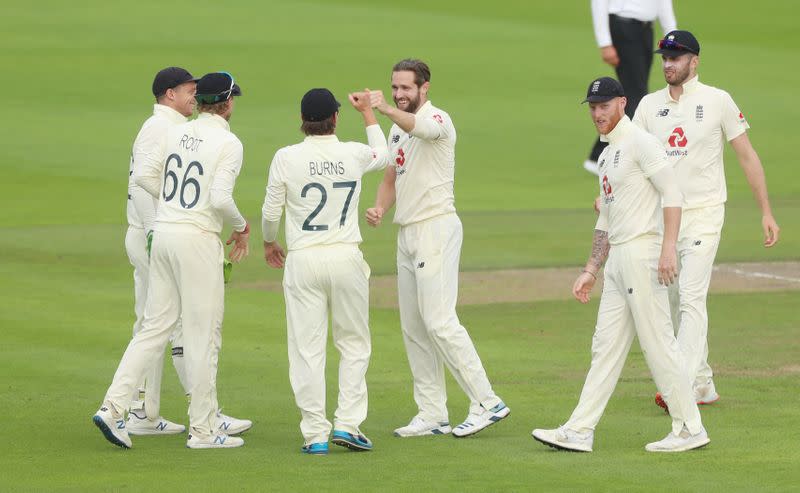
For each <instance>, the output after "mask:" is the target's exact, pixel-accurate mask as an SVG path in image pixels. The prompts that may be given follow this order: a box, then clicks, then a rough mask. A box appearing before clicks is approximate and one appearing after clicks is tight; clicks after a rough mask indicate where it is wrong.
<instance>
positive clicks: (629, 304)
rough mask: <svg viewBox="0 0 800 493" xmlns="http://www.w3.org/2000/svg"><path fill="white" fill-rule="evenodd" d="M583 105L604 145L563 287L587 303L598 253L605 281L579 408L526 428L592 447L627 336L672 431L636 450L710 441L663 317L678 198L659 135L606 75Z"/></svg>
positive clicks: (557, 442)
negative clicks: (593, 222)
mask: <svg viewBox="0 0 800 493" xmlns="http://www.w3.org/2000/svg"><path fill="white" fill-rule="evenodd" d="M584 102H588V103H589V108H590V113H591V117H592V120H593V121H594V124H595V127H596V128H597V131H598V133H599V134H600V137H601V139H602V140H605V141H607V142H608V143H609V145H608V147H606V148H605V149H604V150H603V152H602V154H601V155H600V161H598V165H599V169H600V189H601V196H602V203H601V206H600V217H599V218H598V220H597V226H596V227H595V231H594V239H593V242H592V253H591V256H590V258H589V261H588V262H587V263H586V267H585V268H584V270H583V272H582V273H581V274H580V276H578V278H577V280H576V281H575V284H574V286H573V288H572V293H573V295H574V296H575V298H577V299H578V300H579V301H580V302H581V303H587V302H588V301H589V293H590V291H591V289H592V287H593V286H594V284H595V281H596V280H597V275H598V273H599V271H600V268H601V267H602V265H603V263H604V262H605V261H606V258H607V259H608V264H607V265H606V268H605V285H604V286H603V294H602V297H601V298H600V309H599V311H598V314H597V326H596V327H595V333H594V337H593V340H592V363H591V367H590V368H589V374H588V375H587V376H586V382H585V383H584V386H583V391H582V392H581V396H580V400H579V402H578V406H577V407H576V408H575V410H574V411H573V412H572V416H571V417H570V418H569V420H568V421H567V422H566V424H564V425H563V426H560V427H559V428H557V429H554V430H542V429H536V430H533V437H534V438H535V439H536V440H539V441H540V442H542V443H544V444H546V445H549V446H551V447H554V448H558V449H566V450H573V451H580V452H591V451H592V446H593V443H594V429H595V426H596V425H597V423H598V422H599V421H600V417H601V416H602V414H603V411H604V410H605V407H606V404H607V403H608V400H609V398H610V397H611V394H612V393H613V392H614V387H616V384H617V380H618V379H619V375H620V372H621V371H622V367H623V365H624V364H625V359H626V357H627V355H628V351H629V350H630V347H631V343H632V341H633V337H634V335H636V336H638V338H639V344H640V345H641V346H642V352H643V353H644V356H645V359H646V361H647V365H648V366H649V367H650V372H651V373H652V375H653V378H654V380H655V381H656V385H657V386H658V388H659V389H660V391H661V392H662V394H663V395H664V399H665V400H666V401H667V402H668V403H669V405H670V409H669V410H670V414H671V415H672V431H671V432H670V433H669V434H668V435H667V436H666V437H665V438H664V439H663V440H660V441H658V442H653V443H649V444H647V445H646V446H645V449H646V450H647V451H650V452H682V451H686V450H691V449H695V448H699V447H702V446H704V445H706V444H708V443H709V441H710V439H709V438H708V434H707V433H706V430H705V429H704V428H703V424H702V422H701V420H700V412H699V411H698V409H697V404H696V403H695V402H694V399H693V398H692V390H691V384H690V382H689V376H688V374H687V372H686V368H685V367H684V365H683V364H682V362H681V356H680V351H679V349H678V343H677V340H676V339H675V335H674V333H673V330H672V322H671V320H670V315H669V299H668V293H667V286H668V285H669V284H671V283H672V282H673V281H674V280H675V277H676V276H677V258H676V251H675V242H676V240H677V236H678V227H679V225H680V220H681V200H682V198H681V193H680V189H679V188H678V184H677V181H676V177H675V172H674V170H673V169H672V166H670V164H669V162H668V161H667V159H666V156H665V152H664V148H663V146H662V145H661V144H660V143H659V142H658V140H657V139H656V138H655V137H653V136H652V135H650V134H648V133H647V132H645V131H644V130H642V129H640V128H638V127H637V126H635V125H633V124H632V123H631V121H630V119H629V118H628V117H627V116H625V103H626V99H625V96H624V92H623V90H622V85H620V83H619V82H617V81H616V80H615V79H612V78H610V77H602V78H600V79H597V80H595V81H593V82H592V83H591V84H590V85H589V89H588V92H587V95H586V99H585V100H584ZM662 208H663V232H662V226H661V224H660V220H659V219H660V218H659V216H661V215H662V214H661V210H662Z"/></svg>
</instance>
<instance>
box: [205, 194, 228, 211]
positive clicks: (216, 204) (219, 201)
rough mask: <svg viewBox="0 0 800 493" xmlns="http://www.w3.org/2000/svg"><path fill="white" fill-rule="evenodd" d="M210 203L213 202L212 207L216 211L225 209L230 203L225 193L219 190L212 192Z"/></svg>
mask: <svg viewBox="0 0 800 493" xmlns="http://www.w3.org/2000/svg"><path fill="white" fill-rule="evenodd" d="M209 202H211V207H213V208H214V209H224V208H225V204H226V203H227V202H228V201H227V197H226V196H225V194H224V193H222V192H220V191H219V190H211V194H210V196H209Z"/></svg>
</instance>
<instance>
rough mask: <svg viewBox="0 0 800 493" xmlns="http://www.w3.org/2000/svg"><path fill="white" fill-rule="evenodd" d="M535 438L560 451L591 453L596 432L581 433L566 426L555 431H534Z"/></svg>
mask: <svg viewBox="0 0 800 493" xmlns="http://www.w3.org/2000/svg"><path fill="white" fill-rule="evenodd" d="M531 435H532V436H533V438H535V439H536V440H538V441H540V442H542V443H543V444H545V445H547V446H549V447H553V448H555V449H559V450H569V451H571V452H591V451H592V445H593V444H594V432H593V431H588V432H586V433H579V432H577V431H575V430H570V429H569V428H565V427H564V426H559V427H558V428H556V429H555V430H540V429H536V430H533V432H532V433H531Z"/></svg>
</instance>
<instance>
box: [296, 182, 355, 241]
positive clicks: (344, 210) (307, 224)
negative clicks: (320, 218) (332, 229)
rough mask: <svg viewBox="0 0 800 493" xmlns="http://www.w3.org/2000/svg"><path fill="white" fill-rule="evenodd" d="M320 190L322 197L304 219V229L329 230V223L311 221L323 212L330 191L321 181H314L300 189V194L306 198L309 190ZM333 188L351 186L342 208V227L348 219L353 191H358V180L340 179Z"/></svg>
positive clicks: (340, 222)
mask: <svg viewBox="0 0 800 493" xmlns="http://www.w3.org/2000/svg"><path fill="white" fill-rule="evenodd" d="M312 188H314V189H316V190H319V193H320V197H319V204H317V207H316V209H314V210H313V211H311V214H309V215H308V217H307V218H306V220H305V221H303V231H327V230H328V225H327V224H311V221H313V220H314V218H315V217H317V215H318V214H319V213H320V212H322V209H323V208H324V207H325V204H326V203H327V202H328V191H327V190H325V187H324V186H323V185H322V184H321V183H317V182H312V183H309V184H308V185H306V186H304V187H303V190H301V191H300V196H301V197H302V198H306V196H307V195H308V192H309V191H310V190H311V189H312ZM333 188H349V189H350V191H349V192H348V193H347V198H346V199H345V201H344V207H343V208H342V217H341V219H340V220H339V227H340V228H341V227H342V226H344V221H345V219H347V209H348V208H349V207H350V200H351V199H352V198H353V193H355V191H356V182H354V181H338V182H335V183H334V184H333Z"/></svg>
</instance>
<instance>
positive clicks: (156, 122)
mask: <svg viewBox="0 0 800 493" xmlns="http://www.w3.org/2000/svg"><path fill="white" fill-rule="evenodd" d="M181 123H186V117H185V116H183V115H181V114H180V113H178V112H177V111H175V110H174V109H172V108H170V107H169V106H164V105H162V104H154V105H153V116H151V117H150V118H148V119H147V120H145V122H144V124H143V125H142V128H141V129H140V130H139V133H138V134H137V135H136V139H135V140H134V141H133V148H132V149H131V160H130V167H129V168H128V206H127V216H128V225H130V226H132V227H134V228H146V229H152V227H153V224H152V223H153V220H154V219H155V213H156V201H155V199H154V198H153V197H152V196H150V194H148V193H147V192H146V191H144V190H142V188H141V187H140V186H139V185H137V184H136V182H135V181H134V179H133V172H134V169H135V168H136V166H141V165H143V164H142V163H145V162H147V161H155V162H157V163H162V162H163V159H164V157H165V156H164V143H165V142H166V138H167V130H168V129H169V128H170V127H172V126H174V125H180V124H181Z"/></svg>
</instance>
